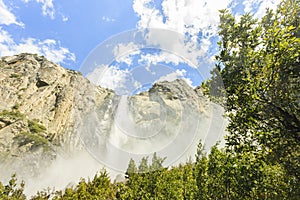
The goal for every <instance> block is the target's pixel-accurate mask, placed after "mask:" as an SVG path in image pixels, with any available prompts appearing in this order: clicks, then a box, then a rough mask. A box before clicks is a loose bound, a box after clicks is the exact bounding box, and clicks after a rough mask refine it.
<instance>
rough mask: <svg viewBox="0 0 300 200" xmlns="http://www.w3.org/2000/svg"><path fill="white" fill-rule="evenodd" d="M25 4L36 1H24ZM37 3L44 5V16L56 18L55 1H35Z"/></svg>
mask: <svg viewBox="0 0 300 200" xmlns="http://www.w3.org/2000/svg"><path fill="white" fill-rule="evenodd" d="M22 1H23V2H24V3H28V2H29V1H34V0H22ZM35 1H36V2H37V3H40V4H42V12H43V15H44V16H48V17H50V18H51V19H54V18H55V9H54V5H53V0H35Z"/></svg>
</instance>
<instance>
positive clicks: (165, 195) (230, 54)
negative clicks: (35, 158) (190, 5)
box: [0, 0, 300, 200]
mask: <svg viewBox="0 0 300 200" xmlns="http://www.w3.org/2000/svg"><path fill="white" fill-rule="evenodd" d="M299 19H300V2H299V0H284V1H283V2H282V3H281V4H280V6H279V7H278V9H277V11H276V12H274V11H272V10H268V11H267V13H266V15H265V17H263V18H262V19H261V20H257V19H253V17H252V16H251V15H250V14H245V15H243V16H242V17H241V18H240V19H239V20H238V21H237V20H236V19H235V18H234V17H233V16H232V15H231V14H230V13H229V12H228V11H227V10H222V11H220V22H221V23H220V32H219V35H220V38H221V41H220V42H219V47H220V53H219V55H217V56H216V60H217V65H216V68H215V69H214V70H213V71H212V78H211V79H210V80H208V81H207V82H205V83H203V85H202V87H203V88H205V91H206V93H211V94H212V95H213V96H217V97H215V98H213V100H214V101H217V102H219V103H221V104H223V105H226V113H227V116H228V118H229V126H228V132H229V135H228V137H227V138H226V142H227V143H226V146H225V148H222V149H220V148H218V146H217V145H216V146H214V147H213V148H212V149H211V150H210V153H209V154H208V155H206V154H205V152H204V151H203V146H202V144H201V142H200V143H199V146H198V151H197V155H196V159H195V160H196V161H195V162H188V163H186V164H184V165H179V166H176V167H175V166H174V167H171V168H164V167H163V161H164V159H162V158H159V157H158V156H157V155H156V154H154V155H153V158H152V161H151V164H149V162H148V158H143V159H142V160H141V161H140V163H139V165H138V166H137V165H136V163H135V161H134V160H130V162H129V165H128V169H127V171H126V180H125V181H124V182H114V183H112V182H111V180H110V179H109V176H108V174H107V173H106V171H105V170H104V171H102V172H100V173H99V174H97V175H95V177H94V178H93V179H92V180H85V179H81V181H80V182H79V183H78V184H77V185H76V186H74V187H73V188H67V189H65V190H64V191H56V192H46V191H45V192H39V193H38V194H37V195H36V196H34V197H32V199H49V198H50V197H51V198H53V199H197V200H201V199H243V200H244V199H289V200H290V199H299V197H300V189H299V185H300V181H299V176H300V174H299V173H300V166H299V163H300V161H299V159H300V135H299V134H300V106H299V104H300V100H299V96H300V93H299V91H300V88H299V87H300V79H299V73H300V56H299V55H300V38H299V37H300V26H299V23H300V21H299ZM220 81H222V82H223V83H224V86H225V87H220ZM225 95H226V97H227V102H224V96H225ZM218 96H219V97H220V98H218ZM4 114H7V113H4ZM38 128H39V129H42V127H38ZM23 188H24V183H21V185H20V187H17V184H16V178H15V176H13V177H12V180H11V181H10V182H9V184H8V185H6V186H4V185H2V184H0V199H24V198H25V197H24V195H23Z"/></svg>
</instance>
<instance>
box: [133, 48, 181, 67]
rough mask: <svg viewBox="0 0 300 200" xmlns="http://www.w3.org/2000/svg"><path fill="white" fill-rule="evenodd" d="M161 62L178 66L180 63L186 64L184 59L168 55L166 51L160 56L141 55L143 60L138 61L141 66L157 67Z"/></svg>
mask: <svg viewBox="0 0 300 200" xmlns="http://www.w3.org/2000/svg"><path fill="white" fill-rule="evenodd" d="M159 62H164V63H166V64H173V65H178V64H179V63H185V62H186V61H185V60H184V59H183V58H181V57H180V56H179V55H176V54H172V53H168V52H165V51H163V52H161V53H159V54H145V55H141V58H140V59H139V60H138V63H139V64H146V65H157V64H158V63H159Z"/></svg>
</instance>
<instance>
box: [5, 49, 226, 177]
mask: <svg viewBox="0 0 300 200" xmlns="http://www.w3.org/2000/svg"><path fill="white" fill-rule="evenodd" d="M0 102H1V103H0V162H1V164H0V171H2V170H4V169H8V168H9V169H10V170H9V171H7V173H6V174H7V175H8V176H9V175H10V174H11V173H13V172H18V173H21V175H22V173H24V174H26V176H36V175H38V174H39V173H40V172H41V169H45V168H47V166H49V164H50V163H51V162H52V161H53V160H55V159H56V158H57V157H58V156H59V157H63V156H68V155H70V154H76V152H78V151H81V150H87V151H88V152H89V153H90V154H92V156H93V157H94V158H96V160H98V161H101V162H102V163H103V164H105V165H106V166H108V167H112V168H114V169H117V170H120V171H122V170H124V169H126V167H127V164H128V160H129V159H130V158H131V157H134V158H137V159H140V157H142V156H145V155H146V156H147V154H149V153H153V152H158V155H160V156H166V157H167V160H166V164H167V165H171V164H174V163H177V162H181V161H185V160H184V159H187V158H188V157H189V156H193V154H194V153H195V151H196V148H197V144H198V142H199V140H200V139H201V140H202V141H204V142H205V144H206V146H207V148H209V146H211V145H213V144H214V143H215V142H216V140H220V139H221V138H222V136H223V135H224V133H225V131H224V130H225V125H226V122H225V121H224V119H223V117H222V114H223V109H222V107H220V106H218V105H216V104H214V103H211V102H210V101H209V99H208V98H207V97H205V96H203V94H202V92H201V89H199V88H197V89H193V88H191V87H189V86H188V85H187V83H186V82H184V81H183V80H175V81H173V82H167V81H164V82H158V83H155V84H154V85H153V86H152V88H151V89H150V90H149V91H146V92H142V93H140V94H137V95H135V96H130V97H127V96H118V95H116V94H115V93H114V92H113V91H111V90H109V89H105V88H102V87H100V86H96V85H93V84H92V83H91V82H90V81H89V80H87V79H86V78H84V77H83V76H82V75H81V74H80V73H79V72H76V71H73V70H68V69H65V68H63V67H61V66H59V65H57V64H54V63H52V62H50V61H48V60H46V59H45V58H44V57H42V56H38V55H34V54H20V55H16V56H11V57H2V58H1V59H0ZM8 166H9V167H8Z"/></svg>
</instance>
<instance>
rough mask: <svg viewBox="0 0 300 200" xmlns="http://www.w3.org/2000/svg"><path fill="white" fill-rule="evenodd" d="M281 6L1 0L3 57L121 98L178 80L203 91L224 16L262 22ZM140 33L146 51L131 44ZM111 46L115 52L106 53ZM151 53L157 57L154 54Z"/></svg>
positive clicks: (195, 0) (193, 0)
mask: <svg viewBox="0 0 300 200" xmlns="http://www.w3.org/2000/svg"><path fill="white" fill-rule="evenodd" d="M278 3H279V0H244V1H243V0H85V1H82V0H68V1H59V0H13V1H12V0H0V56H7V55H14V54H17V53H21V52H30V53H38V54H40V55H44V56H46V57H47V58H48V59H49V60H51V61H54V62H56V63H59V64H60V65H62V66H64V67H66V68H69V69H75V70H80V71H82V72H83V74H84V75H85V76H87V77H88V78H89V79H90V80H91V81H93V82H94V83H96V84H100V85H102V86H104V87H108V88H111V89H115V90H117V91H119V92H120V93H121V94H129V93H130V92H132V91H135V90H139V88H144V87H146V86H147V85H151V84H152V83H153V82H155V81H158V80H173V79H175V78H184V79H185V80H186V81H187V82H188V83H189V84H190V85H192V86H196V85H199V84H200V82H201V81H202V80H203V79H205V78H207V77H208V76H209V70H210V69H211V67H212V66H213V65H214V61H213V55H214V54H215V53H216V52H217V46H216V42H217V41H218V37H217V31H218V28H217V26H218V19H219V18H218V10H219V9H224V8H228V9H230V10H231V11H232V13H233V14H234V15H235V17H236V18H237V19H238V18H239V17H240V16H241V15H242V14H243V13H245V12H251V13H252V14H253V15H254V16H255V17H258V18H260V17H262V16H263V14H264V12H265V9H266V8H267V7H270V8H273V9H274V8H276V5H278ZM141 30H142V31H141ZM157 30H162V31H157ZM128 31H129V32H128ZM139 31H141V32H142V34H143V37H144V38H143V39H144V41H143V42H144V44H143V45H142V46H140V45H136V44H134V43H135V42H137V41H135V39H131V37H134V36H135V33H136V32H139ZM126 34H127V35H126ZM128 34H129V35H128ZM182 36H183V38H181V37H182ZM132 41H133V42H132ZM104 44H106V45H108V44H109V45H113V47H111V48H106V47H105V48H104V47H103V46H104ZM175 44H176V45H175ZM149 46H151V47H154V46H155V48H156V50H153V51H152V52H151V51H149V49H148V50H147V48H148V47H149ZM91 55H94V57H93V56H91ZM101 57H102V59H99V58H101ZM108 57H109V58H110V57H111V58H112V62H108V61H106V60H105V58H108ZM142 77H144V78H142ZM141 79H142V80H141Z"/></svg>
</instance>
